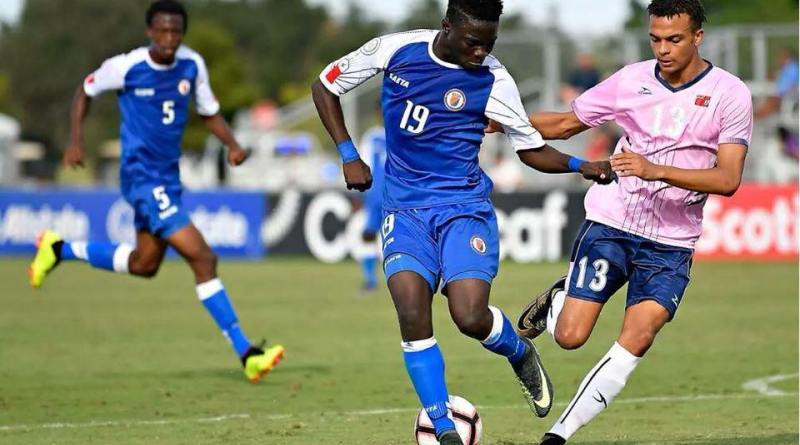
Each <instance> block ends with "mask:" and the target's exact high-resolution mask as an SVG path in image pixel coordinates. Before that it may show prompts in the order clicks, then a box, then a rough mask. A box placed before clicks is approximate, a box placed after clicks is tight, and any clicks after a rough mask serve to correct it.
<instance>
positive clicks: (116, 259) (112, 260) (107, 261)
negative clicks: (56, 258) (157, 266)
mask: <svg viewBox="0 0 800 445" xmlns="http://www.w3.org/2000/svg"><path fill="white" fill-rule="evenodd" d="M131 252H133V247H131V246H129V245H127V244H111V243H94V242H90V243H87V242H81V241H76V242H72V243H68V242H64V243H62V244H61V259H62V260H64V261H74V260H79V261H86V262H87V263H89V264H91V265H92V267H94V268H96V269H104V270H110V271H113V272H119V273H128V259H129V258H130V256H131Z"/></svg>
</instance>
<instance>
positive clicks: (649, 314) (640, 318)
mask: <svg viewBox="0 0 800 445" xmlns="http://www.w3.org/2000/svg"><path fill="white" fill-rule="evenodd" d="M567 300H568V301H569V298H568V299H567ZM564 312H566V309H565V311H564ZM669 317H670V314H669V312H668V311H667V310H666V309H665V308H664V307H663V306H661V304H659V303H657V302H655V301H652V300H645V301H642V302H640V303H637V304H635V305H632V306H630V307H628V309H627V310H626V311H625V320H624V322H623V325H622V332H621V333H620V335H619V337H618V339H617V342H616V343H614V345H613V346H612V347H611V350H609V352H608V353H607V354H606V355H605V356H604V357H603V358H602V359H601V360H600V362H598V363H597V365H596V366H595V367H594V368H592V370H591V371H589V373H588V374H587V375H586V378H584V379H583V382H581V385H580V387H579V388H578V391H577V393H576V396H575V397H574V398H573V399H572V400H571V401H570V403H569V405H568V406H567V408H566V410H565V411H564V413H563V414H562V415H561V417H560V418H559V419H558V421H557V422H556V424H555V425H553V427H552V428H551V429H550V431H549V432H548V433H547V435H545V437H544V439H543V440H542V442H541V443H542V444H546V445H560V444H564V443H566V439H569V438H570V437H571V436H572V435H573V434H574V433H575V432H576V431H577V430H578V429H579V428H581V427H582V426H584V425H586V424H587V423H589V421H591V420H592V419H593V418H595V417H596V416H597V415H598V414H600V412H601V411H603V410H604V409H605V408H607V407H608V404H609V403H611V401H612V400H614V398H615V397H616V396H617V394H619V393H620V391H622V388H624V387H625V384H626V382H627V381H628V378H629V377H630V375H631V373H632V372H633V370H634V369H635V368H636V365H638V363H639V361H640V360H641V358H642V357H643V356H644V354H645V353H646V352H647V350H648V349H650V346H652V345H653V341H654V340H655V337H656V335H657V334H658V332H659V331H660V330H661V328H662V327H664V325H665V324H666V323H667V321H669ZM560 323H561V320H560V319H559V325H560ZM559 327H560V326H559Z"/></svg>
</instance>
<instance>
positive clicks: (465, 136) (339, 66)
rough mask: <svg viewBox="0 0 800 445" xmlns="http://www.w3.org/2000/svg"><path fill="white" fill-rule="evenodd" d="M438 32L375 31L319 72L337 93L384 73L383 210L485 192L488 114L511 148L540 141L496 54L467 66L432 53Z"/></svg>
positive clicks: (477, 197) (488, 186) (468, 198)
mask: <svg viewBox="0 0 800 445" xmlns="http://www.w3.org/2000/svg"><path fill="white" fill-rule="evenodd" d="M438 32H439V31H434V30H416V31H408V32H403V33H397V34H391V35H387V36H382V37H378V38H376V39H373V40H371V41H369V42H367V43H366V44H365V45H364V46H362V47H361V48H359V49H358V50H356V51H354V52H353V53H351V54H349V55H347V56H346V57H344V58H342V59H340V60H338V61H336V62H334V63H332V64H330V65H329V66H328V67H327V68H325V70H324V71H323V72H322V74H320V81H321V82H322V83H323V85H325V86H326V87H327V88H328V90H329V91H331V92H332V93H334V94H336V95H341V94H344V93H346V92H348V91H349V90H351V89H353V88H355V87H356V86H358V85H360V84H361V83H363V82H365V81H366V80H367V79H369V78H370V77H372V76H374V75H375V74H377V73H379V72H381V71H383V72H384V79H383V93H382V106H383V114H384V124H385V126H386V145H387V158H386V172H385V175H386V177H385V188H384V208H385V209H386V210H400V209H412V208H415V209H421V208H429V207H434V206H440V205H448V204H453V203H466V202H477V201H482V200H486V199H488V198H489V196H490V194H491V190H492V182H491V180H490V179H489V178H488V176H487V175H486V174H485V173H484V172H483V170H481V168H480V166H479V165H478V151H479V149H480V145H481V142H482V140H483V135H484V128H485V127H486V124H487V123H488V119H493V120H495V121H497V122H499V123H500V124H502V125H503V127H504V128H505V132H506V134H507V135H508V137H509V139H510V141H511V144H512V145H513V146H514V148H515V149H516V150H527V149H538V148H541V147H542V146H543V145H544V142H543V141H542V138H541V136H540V135H539V133H538V132H537V131H536V130H535V129H534V128H533V127H531V125H530V123H529V122H528V119H527V115H526V113H525V110H524V109H523V107H522V102H521V100H520V97H519V92H518V90H517V86H516V84H515V83H514V80H513V79H512V78H511V76H510V75H509V74H508V72H507V71H506V69H505V68H504V67H503V66H502V65H501V64H500V63H499V62H498V61H497V59H495V58H493V57H491V56H489V57H487V58H486V60H485V61H484V63H483V65H482V66H481V67H478V68H476V69H469V70H467V69H463V68H461V67H460V66H458V65H454V64H451V63H448V62H445V61H443V60H441V59H439V58H438V57H436V55H435V54H434V52H433V42H434V40H435V39H436V36H437V35H438Z"/></svg>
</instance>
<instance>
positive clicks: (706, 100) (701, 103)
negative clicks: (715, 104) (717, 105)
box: [694, 95, 711, 108]
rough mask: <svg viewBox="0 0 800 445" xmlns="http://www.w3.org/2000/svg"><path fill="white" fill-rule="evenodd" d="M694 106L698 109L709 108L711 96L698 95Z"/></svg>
mask: <svg viewBox="0 0 800 445" xmlns="http://www.w3.org/2000/svg"><path fill="white" fill-rule="evenodd" d="M694 104H695V105H697V106H698V107H705V108H708V106H709V105H710V104H711V96H702V95H697V98H696V99H695V100H694Z"/></svg>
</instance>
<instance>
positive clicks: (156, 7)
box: [144, 0, 189, 32]
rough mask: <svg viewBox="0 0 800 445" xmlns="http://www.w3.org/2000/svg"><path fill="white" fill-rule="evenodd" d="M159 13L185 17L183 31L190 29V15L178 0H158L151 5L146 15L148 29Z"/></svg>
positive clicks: (145, 20)
mask: <svg viewBox="0 0 800 445" xmlns="http://www.w3.org/2000/svg"><path fill="white" fill-rule="evenodd" d="M159 12H161V13H164V14H176V15H179V16H181V17H183V31H184V32H186V30H187V29H189V15H188V14H186V9H185V8H184V7H183V5H182V4H180V2H178V1H176V0H156V1H154V2H153V3H151V4H150V7H149V8H147V12H146V13H145V15H144V22H145V23H146V24H147V27H148V28H149V27H150V26H151V25H152V24H153V17H155V15H156V14H158V13H159Z"/></svg>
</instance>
